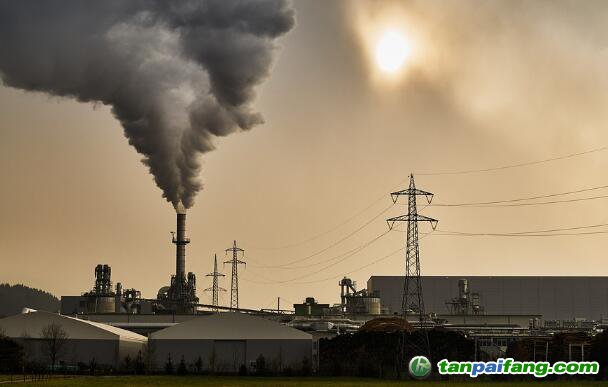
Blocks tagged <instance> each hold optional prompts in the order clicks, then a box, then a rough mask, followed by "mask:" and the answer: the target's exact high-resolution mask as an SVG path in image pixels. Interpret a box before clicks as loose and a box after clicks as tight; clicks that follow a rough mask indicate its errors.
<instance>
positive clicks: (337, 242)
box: [258, 204, 392, 268]
mask: <svg viewBox="0 0 608 387" xmlns="http://www.w3.org/2000/svg"><path fill="white" fill-rule="evenodd" d="M391 207H392V204H391V205H389V206H388V207H386V208H385V209H384V210H382V212H380V213H379V214H377V215H375V216H374V217H373V218H371V219H370V220H368V221H367V222H365V223H364V224H363V225H362V226H360V227H359V228H357V229H356V230H355V231H353V232H351V233H349V234H348V235H346V236H345V237H343V238H340V239H338V240H337V241H336V242H334V243H332V244H330V245H329V246H327V247H325V248H323V249H321V250H318V251H317V252H315V253H313V254H310V255H308V256H305V257H302V258H298V259H295V260H292V261H289V262H287V263H285V264H283V265H276V266H270V267H269V266H266V268H287V267H289V266H292V265H293V264H294V263H301V262H304V261H307V260H309V259H311V258H314V257H316V256H318V255H319V254H322V253H324V252H326V251H327V250H329V249H331V248H332V247H335V246H337V245H339V244H340V243H342V242H344V241H345V240H347V239H348V238H350V237H352V236H353V235H355V234H356V233H358V232H359V231H361V230H363V229H364V228H365V227H367V226H368V225H370V224H371V223H372V222H373V221H374V220H376V219H378V218H379V217H380V216H382V215H383V214H384V213H385V212H386V211H388V210H389V209H390V208H391ZM258 267H260V268H264V266H258Z"/></svg>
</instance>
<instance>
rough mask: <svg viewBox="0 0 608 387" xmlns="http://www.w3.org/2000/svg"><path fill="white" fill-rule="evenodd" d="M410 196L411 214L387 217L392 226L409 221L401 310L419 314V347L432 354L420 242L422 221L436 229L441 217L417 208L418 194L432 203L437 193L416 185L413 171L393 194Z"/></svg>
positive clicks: (395, 200)
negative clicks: (429, 214) (421, 188)
mask: <svg viewBox="0 0 608 387" xmlns="http://www.w3.org/2000/svg"><path fill="white" fill-rule="evenodd" d="M402 195H404V196H407V198H408V211H407V215H401V216H397V217H394V218H390V219H387V222H388V225H389V228H391V229H392V228H393V226H394V224H395V222H407V241H406V250H405V282H404V284H403V299H402V303H401V313H402V315H403V318H406V317H407V314H408V313H410V314H416V315H418V321H419V323H420V329H422V330H423V331H424V332H423V337H424V339H423V340H424V343H421V344H420V345H419V347H420V348H417V349H418V350H419V351H424V353H425V354H427V355H429V354H430V351H429V341H428V333H427V332H426V329H425V320H426V313H425V310H424V299H423V295H422V283H421V280H420V249H419V243H418V222H429V223H430V224H431V227H433V230H434V229H435V228H436V227H437V223H438V221H437V220H436V219H433V218H429V217H427V216H424V215H418V210H417V208H416V196H425V197H426V200H427V202H428V203H429V204H430V203H431V201H432V200H433V194H432V193H430V192H426V191H421V190H419V189H416V185H415V183H414V175H410V186H409V188H408V189H404V190H402V191H397V192H392V193H391V198H392V199H393V202H394V203H396V202H397V200H398V199H399V196H402Z"/></svg>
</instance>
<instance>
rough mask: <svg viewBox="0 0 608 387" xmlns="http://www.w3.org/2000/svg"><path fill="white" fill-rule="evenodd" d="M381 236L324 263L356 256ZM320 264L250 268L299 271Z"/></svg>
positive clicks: (255, 266)
mask: <svg viewBox="0 0 608 387" xmlns="http://www.w3.org/2000/svg"><path fill="white" fill-rule="evenodd" d="M385 234H386V233H384V234H381V235H380V236H383V235H385ZM380 236H377V237H375V238H373V239H372V240H371V241H367V242H365V243H363V244H362V245H359V246H357V247H355V248H354V249H351V250H348V251H346V252H344V253H342V254H339V255H336V256H333V257H331V258H327V259H325V261H324V263H327V262H331V261H334V260H336V259H340V258H342V257H344V256H345V255H352V254H355V253H357V252H359V251H360V250H362V249H364V248H365V247H367V246H369V245H370V244H372V243H374V242H375V241H377V240H378V239H379V237H380ZM320 264H321V262H314V263H309V264H307V265H301V266H281V265H250V266H251V267H253V268H256V269H284V270H299V269H306V268H308V267H313V266H317V265H320Z"/></svg>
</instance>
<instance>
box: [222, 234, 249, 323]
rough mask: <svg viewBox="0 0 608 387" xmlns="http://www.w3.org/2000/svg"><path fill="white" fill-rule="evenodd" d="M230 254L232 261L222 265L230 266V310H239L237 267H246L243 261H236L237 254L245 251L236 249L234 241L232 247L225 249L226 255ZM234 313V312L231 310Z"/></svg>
mask: <svg viewBox="0 0 608 387" xmlns="http://www.w3.org/2000/svg"><path fill="white" fill-rule="evenodd" d="M229 251H231V252H232V259H231V260H228V261H225V262H224V264H226V263H230V264H231V265H232V283H231V284H230V309H238V308H239V272H238V265H239V264H243V265H246V263H245V262H244V261H240V260H239V259H238V254H239V252H241V253H243V255H244V254H245V250H243V249H241V248H238V247H236V241H234V243H233V244H232V247H231V248H229V249H226V254H228V252H229ZM233 311H234V310H233Z"/></svg>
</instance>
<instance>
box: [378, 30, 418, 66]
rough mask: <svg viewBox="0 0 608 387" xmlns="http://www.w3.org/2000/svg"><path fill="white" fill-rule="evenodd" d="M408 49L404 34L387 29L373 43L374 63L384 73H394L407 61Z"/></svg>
mask: <svg viewBox="0 0 608 387" xmlns="http://www.w3.org/2000/svg"><path fill="white" fill-rule="evenodd" d="M410 51H411V47H410V44H409V42H408V41H407V39H406V37H405V35H404V34H402V33H400V32H399V31H396V30H387V31H385V32H384V33H383V34H382V35H381V36H380V39H378V41H377V42H376V45H375V50H374V54H375V58H376V64H377V65H378V67H379V68H380V70H382V71H384V72H386V73H396V72H397V71H399V70H400V69H401V68H403V66H404V65H405V63H406V62H407V59H408V58H409V56H410Z"/></svg>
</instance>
